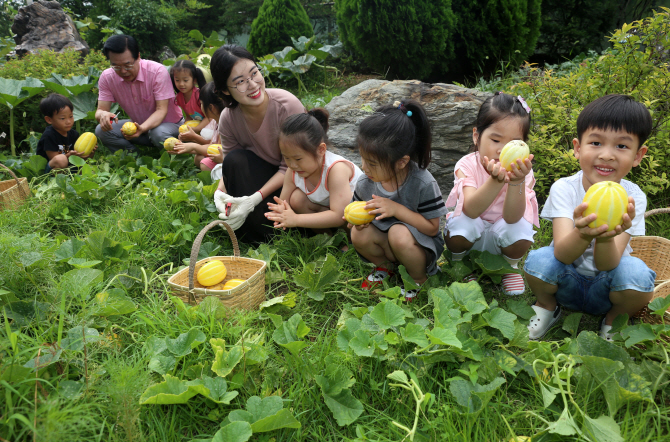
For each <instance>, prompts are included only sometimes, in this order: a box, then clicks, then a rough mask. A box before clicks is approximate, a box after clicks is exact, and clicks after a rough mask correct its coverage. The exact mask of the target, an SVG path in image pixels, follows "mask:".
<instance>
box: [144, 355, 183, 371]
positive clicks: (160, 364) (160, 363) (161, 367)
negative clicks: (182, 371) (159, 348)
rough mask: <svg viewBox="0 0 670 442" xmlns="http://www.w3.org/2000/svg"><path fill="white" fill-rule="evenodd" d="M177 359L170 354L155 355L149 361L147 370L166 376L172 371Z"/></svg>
mask: <svg viewBox="0 0 670 442" xmlns="http://www.w3.org/2000/svg"><path fill="white" fill-rule="evenodd" d="M176 365H177V359H176V358H175V357H174V356H172V355H171V354H156V355H153V356H152V357H151V359H149V370H150V371H155V372H156V373H158V374H162V375H164V374H167V373H169V372H171V371H172V370H174V368H175V366H176Z"/></svg>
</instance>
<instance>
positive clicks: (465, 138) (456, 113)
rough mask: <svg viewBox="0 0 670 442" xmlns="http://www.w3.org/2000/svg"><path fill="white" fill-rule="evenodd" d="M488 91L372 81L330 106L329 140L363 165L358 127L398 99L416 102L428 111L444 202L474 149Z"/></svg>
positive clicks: (433, 164) (434, 171)
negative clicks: (456, 172)
mask: <svg viewBox="0 0 670 442" xmlns="http://www.w3.org/2000/svg"><path fill="white" fill-rule="evenodd" d="M490 95H491V94H490V93H488V92H481V91H477V90H474V89H467V88H463V87H459V86H455V85H452V84H444V83H435V84H429V83H422V82H420V81H416V80H409V81H401V80H396V81H386V80H367V81H364V82H362V83H360V84H357V85H356V86H354V87H352V88H350V89H347V90H346V91H345V92H344V93H343V94H342V95H340V96H339V97H335V98H333V99H332V101H331V102H330V103H328V104H327V105H326V109H327V110H328V112H330V121H329V122H330V129H329V130H328V138H329V139H330V142H331V144H332V149H331V150H332V151H333V152H335V153H337V154H339V155H342V156H343V157H345V158H347V159H349V160H351V161H353V162H354V163H356V164H358V165H359V166H360V164H361V161H360V156H359V154H358V150H357V149H356V145H355V144H356V134H357V132H358V126H359V124H360V123H361V121H363V119H365V117H367V116H369V115H370V114H371V110H374V109H376V108H377V107H379V106H382V105H385V104H390V103H393V102H394V101H396V100H401V101H402V100H407V99H413V100H416V101H418V102H419V103H421V104H422V105H423V107H424V108H425V109H426V114H427V115H428V119H429V120H430V123H431V128H432V132H433V146H432V162H431V164H430V166H429V168H428V170H429V171H430V172H431V173H432V174H433V176H434V177H435V179H436V180H437V182H438V183H439V185H440V188H441V189H442V193H443V195H444V197H445V198H446V196H447V195H448V194H449V192H450V191H451V188H452V187H453V182H454V165H455V164H456V162H457V161H458V160H459V159H460V158H461V157H462V156H463V155H465V154H467V153H468V150H469V149H470V146H471V145H472V128H473V125H474V121H475V119H476V117H477V112H478V111H479V107H480V106H481V105H482V103H483V102H484V100H485V99H486V98H487V97H488V96H490Z"/></svg>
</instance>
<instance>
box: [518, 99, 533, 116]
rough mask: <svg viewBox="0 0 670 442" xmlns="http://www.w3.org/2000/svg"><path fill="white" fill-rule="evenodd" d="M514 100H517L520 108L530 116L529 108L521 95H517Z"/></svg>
mask: <svg viewBox="0 0 670 442" xmlns="http://www.w3.org/2000/svg"><path fill="white" fill-rule="evenodd" d="M516 99H517V100H519V103H521V106H523V109H524V110H525V111H526V113H528V114H529V115H530V106H528V103H526V100H524V99H523V97H522V96H521V95H517V96H516Z"/></svg>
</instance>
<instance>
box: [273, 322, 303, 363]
mask: <svg viewBox="0 0 670 442" xmlns="http://www.w3.org/2000/svg"><path fill="white" fill-rule="evenodd" d="M307 333H309V327H307V325H306V324H305V322H304V321H303V320H302V317H301V316H300V315H299V314H298V313H296V314H295V315H293V316H291V317H290V318H289V320H288V321H284V322H282V323H281V325H280V326H279V327H277V329H276V330H275V331H274V333H273V334H272V339H273V340H274V341H275V342H276V343H277V344H279V345H281V346H282V347H284V348H287V349H288V350H289V351H290V352H291V353H293V354H294V355H296V356H297V355H298V353H299V352H300V350H302V349H303V348H305V347H306V346H307V343H306V342H305V341H301V340H300V338H302V337H304V336H305V335H307Z"/></svg>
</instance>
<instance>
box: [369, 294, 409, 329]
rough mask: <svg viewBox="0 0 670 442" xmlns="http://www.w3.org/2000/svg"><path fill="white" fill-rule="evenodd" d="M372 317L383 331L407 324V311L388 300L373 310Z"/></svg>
mask: <svg viewBox="0 0 670 442" xmlns="http://www.w3.org/2000/svg"><path fill="white" fill-rule="evenodd" d="M370 317H371V318H372V319H374V321H375V323H376V324H377V325H378V326H379V327H380V328H381V329H382V330H387V329H389V328H391V327H398V326H400V325H403V324H404V323H405V311H404V310H403V309H402V308H400V307H399V306H398V305H397V304H396V303H395V302H393V301H389V300H386V299H385V300H383V301H381V302H380V303H378V304H377V305H376V306H375V307H374V308H373V309H372V312H370Z"/></svg>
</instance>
